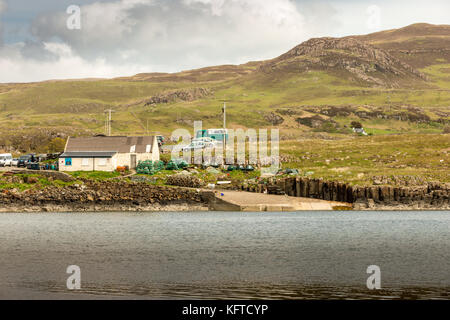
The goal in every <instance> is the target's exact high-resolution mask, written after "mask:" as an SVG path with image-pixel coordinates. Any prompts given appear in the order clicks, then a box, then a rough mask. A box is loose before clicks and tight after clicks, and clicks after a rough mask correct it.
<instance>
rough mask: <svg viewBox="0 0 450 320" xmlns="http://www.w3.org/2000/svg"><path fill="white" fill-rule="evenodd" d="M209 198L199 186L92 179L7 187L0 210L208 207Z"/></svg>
mask: <svg viewBox="0 0 450 320" xmlns="http://www.w3.org/2000/svg"><path fill="white" fill-rule="evenodd" d="M208 201H209V200H208V198H207V197H206V196H205V194H204V193H203V192H201V191H200V190H196V189H187V188H178V187H164V186H154V185H149V184H147V183H127V182H123V181H108V182H92V181H86V182H85V183H83V184H74V185H70V186H66V187H55V186H49V187H47V188H45V189H41V190H36V189H30V190H26V191H23V192H20V191H18V190H3V191H2V192H0V212H42V211H44V212H118V211H124V212H136V211H138V212H143V211H148V212H151V211H164V212H168V211H205V210H208Z"/></svg>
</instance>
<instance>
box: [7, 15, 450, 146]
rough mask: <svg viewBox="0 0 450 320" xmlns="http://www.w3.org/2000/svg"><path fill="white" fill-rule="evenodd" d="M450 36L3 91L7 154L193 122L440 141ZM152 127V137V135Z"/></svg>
mask: <svg viewBox="0 0 450 320" xmlns="http://www.w3.org/2000/svg"><path fill="white" fill-rule="evenodd" d="M449 30H450V26H447V25H445V26H433V25H427V24H416V25H411V26H408V27H405V28H402V29H397V30H388V31H383V32H378V33H374V34H369V35H365V36H352V37H345V38H340V39H338V38H319V39H310V40H308V41H306V42H304V43H302V44H300V45H298V46H296V47H295V48H293V49H292V50H290V51H288V52H286V53H284V54H282V55H280V56H279V57H277V58H274V59H272V60H268V61H256V62H250V63H247V64H243V65H238V66H233V65H225V66H215V67H214V66H213V67H206V68H202V69H198V70H189V71H184V72H180V73H176V74H166V73H146V74H138V75H136V76H133V77H122V78H117V79H85V80H66V81H45V82H40V83H27V84H0V124H1V126H0V134H1V138H0V148H1V146H5V147H6V146H10V145H12V147H13V151H22V152H25V151H27V150H29V149H30V148H31V149H35V150H36V149H40V150H43V151H45V150H46V149H48V144H49V142H50V141H51V140H52V139H54V138H56V137H61V138H65V137H66V136H67V135H90V134H95V133H103V132H104V120H105V114H104V110H106V109H109V108H112V109H113V110H114V111H115V112H114V114H113V133H114V134H139V133H146V132H148V131H150V132H154V131H157V132H161V133H163V134H166V135H168V134H170V133H171V132H172V130H174V129H176V128H179V127H183V128H187V129H190V130H192V125H193V121H195V120H203V122H204V126H207V127H217V126H220V125H221V105H222V100H223V99H226V100H228V101H229V102H228V106H229V108H228V123H229V126H230V127H232V128H237V127H244V128H245V127H252V128H262V127H272V126H276V127H278V128H280V129H281V136H282V139H284V140H289V139H299V138H304V137H312V138H314V139H316V138H317V139H345V138H349V137H352V133H351V130H350V128H349V125H350V122H351V121H360V122H362V123H363V125H364V127H366V129H367V131H368V132H370V133H373V134H375V135H384V134H399V133H402V134H428V133H441V132H442V131H443V128H444V127H445V126H446V125H448V123H449V119H450V107H449V106H450V56H449V48H450V46H449V44H450V31H449ZM147 126H148V127H147Z"/></svg>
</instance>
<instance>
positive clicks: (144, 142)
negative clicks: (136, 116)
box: [59, 136, 160, 172]
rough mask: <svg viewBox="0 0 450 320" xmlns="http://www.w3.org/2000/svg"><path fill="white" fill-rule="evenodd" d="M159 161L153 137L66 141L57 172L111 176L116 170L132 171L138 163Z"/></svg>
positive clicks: (103, 137) (104, 137) (118, 137)
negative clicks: (108, 173) (79, 172)
mask: <svg viewBox="0 0 450 320" xmlns="http://www.w3.org/2000/svg"><path fill="white" fill-rule="evenodd" d="M159 159H160V158H159V146H158V140H157V138H156V136H139V137H125V136H114V137H107V136H95V137H89V138H71V137H69V139H68V140H67V143H66V147H65V149H64V153H63V154H62V155H61V156H60V158H59V170H60V171H110V172H112V171H115V170H116V169H117V167H125V166H127V167H129V168H130V169H135V168H136V166H137V164H138V162H139V161H141V160H142V161H144V160H153V161H158V160H159Z"/></svg>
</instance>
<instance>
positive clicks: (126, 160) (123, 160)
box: [115, 153, 159, 168]
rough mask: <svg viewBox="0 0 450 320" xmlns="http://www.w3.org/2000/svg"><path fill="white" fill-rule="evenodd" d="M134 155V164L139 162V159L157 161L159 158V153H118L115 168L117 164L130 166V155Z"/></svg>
mask: <svg viewBox="0 0 450 320" xmlns="http://www.w3.org/2000/svg"><path fill="white" fill-rule="evenodd" d="M132 155H136V164H138V163H139V161H145V160H152V161H158V160H159V153H156V154H155V153H118V154H117V155H116V156H115V157H116V168H117V166H121V167H123V166H128V167H130V168H131V156H132Z"/></svg>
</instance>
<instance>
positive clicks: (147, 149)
mask: <svg viewBox="0 0 450 320" xmlns="http://www.w3.org/2000/svg"><path fill="white" fill-rule="evenodd" d="M151 150H152V145H151V144H148V145H147V147H146V148H145V152H147V153H150V152H151Z"/></svg>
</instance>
